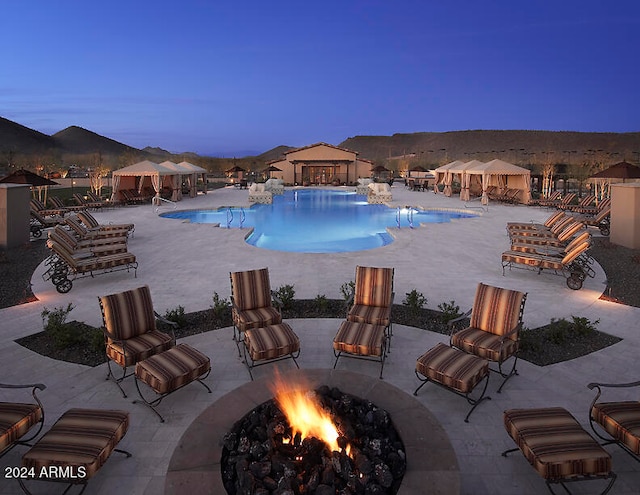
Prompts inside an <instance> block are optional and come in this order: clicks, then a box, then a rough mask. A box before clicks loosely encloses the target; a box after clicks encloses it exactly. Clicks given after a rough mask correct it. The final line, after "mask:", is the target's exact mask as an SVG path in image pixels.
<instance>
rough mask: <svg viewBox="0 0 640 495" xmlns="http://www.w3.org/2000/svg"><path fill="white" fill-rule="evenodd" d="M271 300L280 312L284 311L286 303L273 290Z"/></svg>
mask: <svg viewBox="0 0 640 495" xmlns="http://www.w3.org/2000/svg"><path fill="white" fill-rule="evenodd" d="M271 299H272V301H273V305H274V306H275V307H276V308H278V311H282V306H283V305H284V303H283V302H282V299H280V298H279V297H278V295H277V294H276V292H275V291H273V290H272V291H271Z"/></svg>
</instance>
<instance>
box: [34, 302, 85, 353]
mask: <svg viewBox="0 0 640 495" xmlns="http://www.w3.org/2000/svg"><path fill="white" fill-rule="evenodd" d="M73 308H74V306H73V304H71V303H69V304H68V305H67V307H66V308H65V307H57V308H54V309H53V310H50V309H48V308H46V307H45V308H44V309H43V310H42V313H40V316H41V317H42V326H43V328H44V331H45V332H48V333H49V334H50V335H51V338H52V339H53V343H54V345H55V346H56V347H57V348H58V349H65V348H67V347H69V346H72V345H74V344H77V343H78V342H80V341H81V340H82V334H81V333H80V332H78V331H77V330H75V329H74V328H73V327H72V326H71V325H69V324H68V323H67V318H68V317H69V313H71V311H73Z"/></svg>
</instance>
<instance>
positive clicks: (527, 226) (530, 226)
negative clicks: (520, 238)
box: [507, 211, 566, 234]
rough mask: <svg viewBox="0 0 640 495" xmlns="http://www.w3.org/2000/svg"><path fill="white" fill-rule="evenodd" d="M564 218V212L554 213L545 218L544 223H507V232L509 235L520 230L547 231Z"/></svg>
mask: <svg viewBox="0 0 640 495" xmlns="http://www.w3.org/2000/svg"><path fill="white" fill-rule="evenodd" d="M565 216H566V213H565V212H564V211H556V212H555V213H553V214H552V215H551V216H550V217H549V218H547V219H546V220H545V221H544V223H535V222H533V220H532V221H531V222H507V232H508V233H509V234H511V233H512V232H517V231H520V230H539V229H544V230H547V229H550V228H551V227H552V226H553V225H554V224H555V223H556V222H558V221H560V220H561V219H562V218H564V217H565Z"/></svg>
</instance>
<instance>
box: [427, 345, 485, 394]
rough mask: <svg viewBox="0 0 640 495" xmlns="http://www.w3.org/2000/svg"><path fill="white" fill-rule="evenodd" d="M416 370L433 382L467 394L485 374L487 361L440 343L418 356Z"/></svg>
mask: <svg viewBox="0 0 640 495" xmlns="http://www.w3.org/2000/svg"><path fill="white" fill-rule="evenodd" d="M416 371H417V372H418V373H420V374H421V375H422V376H425V377H427V378H429V379H430V380H432V381H434V382H437V383H440V384H442V385H446V386H447V387H449V388H452V389H454V390H457V391H458V392H461V393H463V394H468V393H470V392H471V391H472V390H473V389H474V387H475V386H476V385H477V384H478V383H479V382H480V381H481V380H482V379H483V378H485V377H486V376H487V374H488V373H489V363H488V362H487V361H486V360H484V359H481V358H479V357H477V356H474V355H472V354H467V353H465V352H462V351H459V350H458V349H454V348H452V347H449V346H448V345H444V344H442V343H440V344H437V345H436V346H435V347H433V348H431V349H429V350H428V351H427V352H425V353H424V354H423V355H422V356H420V357H419V358H418V360H417V361H416Z"/></svg>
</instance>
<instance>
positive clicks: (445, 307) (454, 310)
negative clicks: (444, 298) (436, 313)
mask: <svg viewBox="0 0 640 495" xmlns="http://www.w3.org/2000/svg"><path fill="white" fill-rule="evenodd" d="M438 309H439V310H440V311H441V312H442V317H441V318H442V321H443V322H444V323H449V322H450V321H451V320H454V319H456V318H457V317H458V316H461V313H460V306H458V305H457V304H456V302H455V301H453V300H452V301H450V302H443V303H441V304H438Z"/></svg>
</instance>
